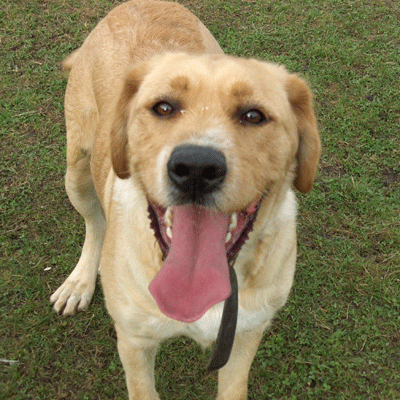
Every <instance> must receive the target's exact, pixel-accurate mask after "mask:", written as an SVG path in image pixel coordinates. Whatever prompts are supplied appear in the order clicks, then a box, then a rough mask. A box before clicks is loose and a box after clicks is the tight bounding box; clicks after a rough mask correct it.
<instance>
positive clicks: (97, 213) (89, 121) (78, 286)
mask: <svg viewBox="0 0 400 400" xmlns="http://www.w3.org/2000/svg"><path fill="white" fill-rule="evenodd" d="M66 117H67V173H66V176H65V187H66V190H67V193H68V197H69V199H70V201H71V203H72V204H73V206H74V207H75V208H76V210H77V211H78V212H79V213H80V214H81V215H82V217H83V218H84V219H85V225H86V236H85V242H84V244H83V249H82V254H81V257H80V259H79V262H78V264H77V265H76V267H75V269H74V270H73V271H72V273H71V274H70V275H69V277H68V278H67V279H66V280H65V282H64V283H63V284H62V285H61V286H60V287H59V288H58V289H57V290H56V291H55V292H54V293H53V295H52V296H51V297H50V301H51V303H54V309H55V310H56V311H57V312H58V313H60V314H61V313H62V314H63V315H72V314H74V313H75V312H76V311H80V310H84V309H85V308H87V307H88V306H89V303H90V301H91V299H92V296H93V293H94V289H95V284H96V277H97V272H98V269H99V263H100V255H101V248H102V245H103V240H104V235H105V230H106V222H105V219H104V216H103V210H102V207H101V204H100V201H99V198H98V196H97V194H96V191H95V188H94V184H93V179H92V175H91V172H90V152H91V147H92V143H93V137H94V131H95V129H96V126H97V121H98V117H97V111H94V110H92V111H90V110H86V112H85V113H83V114H81V115H80V117H81V118H77V115H76V114H75V115H74V119H73V120H72V119H68V113H66ZM71 120H72V121H71ZM70 121H71V122H70ZM69 122H70V123H69ZM77 122H80V123H79V124H78V123H77Z"/></svg>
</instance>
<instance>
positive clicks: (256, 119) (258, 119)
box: [240, 109, 267, 125]
mask: <svg viewBox="0 0 400 400" xmlns="http://www.w3.org/2000/svg"><path fill="white" fill-rule="evenodd" d="M266 120H267V118H266V117H265V115H264V114H263V113H262V112H261V111H259V110H256V109H253V110H249V111H246V112H245V113H244V114H242V115H241V117H240V123H241V124H243V125H244V124H252V125H260V124H262V123H263V122H265V121H266Z"/></svg>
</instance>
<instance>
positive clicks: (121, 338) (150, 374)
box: [116, 326, 160, 400]
mask: <svg viewBox="0 0 400 400" xmlns="http://www.w3.org/2000/svg"><path fill="white" fill-rule="evenodd" d="M116 330H117V337H118V353H119V356H120V358H121V361H122V364H123V366H124V370H125V375H126V383H127V386H128V393H129V400H159V399H160V397H159V396H158V394H157V392H156V389H155V379H154V363H155V358H156V354H157V350H158V342H156V341H154V340H152V339H147V338H136V337H131V336H129V335H126V334H124V332H123V331H122V330H120V329H118V327H117V326H116Z"/></svg>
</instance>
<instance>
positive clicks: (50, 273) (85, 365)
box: [0, 0, 400, 400]
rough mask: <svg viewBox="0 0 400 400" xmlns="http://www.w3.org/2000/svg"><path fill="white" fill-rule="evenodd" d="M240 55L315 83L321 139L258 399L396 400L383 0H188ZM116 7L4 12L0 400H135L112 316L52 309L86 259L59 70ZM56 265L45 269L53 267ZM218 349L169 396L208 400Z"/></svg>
mask: <svg viewBox="0 0 400 400" xmlns="http://www.w3.org/2000/svg"><path fill="white" fill-rule="evenodd" d="M182 3H183V4H186V5H187V6H188V7H189V8H191V9H192V10H193V11H194V12H195V13H196V14H197V15H198V16H199V17H200V18H201V19H202V20H203V21H204V22H205V24H206V25H207V26H209V27H210V29H211V31H212V32H213V34H214V35H215V36H216V38H217V39H218V41H219V42H220V43H221V45H222V47H223V48H224V49H225V50H226V51H227V52H228V53H232V54H238V55H243V56H251V57H257V58H261V59H267V60H272V61H275V62H279V63H282V64H285V65H286V66H287V67H288V68H289V69H290V70H291V71H293V72H299V73H301V74H302V75H303V76H305V78H306V79H307V80H308V81H309V82H310V84H311V86H312V88H313V90H314V93H315V104H316V111H317V115H318V120H319V126H320V131H321V135H322V140H323V147H324V148H323V155H322V160H321V166H320V170H319V175H318V178H317V181H316V184H315V188H314V190H313V192H312V193H311V194H310V195H307V196H300V199H299V200H300V216H299V259H298V268H297V273H296V278H295V284H294V288H293V291H292V294H291V296H290V298H289V301H288V304H287V306H286V307H285V308H284V309H283V310H282V311H281V312H280V313H279V315H278V317H277V318H276V320H275V322H274V324H273V327H272V329H271V330H270V331H269V332H267V333H266V334H265V336H264V339H263V341H262V343H261V346H260V348H259V351H258V353H257V356H256V358H255V361H254V364H253V367H252V370H251V375H250V386H249V389H250V390H249V393H250V394H249V398H250V399H253V400H256V399H257V400H261V399H285V400H286V399H292V400H294V399H325V400H328V399H330V400H336V399H360V400H364V399H385V400H391V399H397V400H398V399H400V378H399V370H400V317H399V316H400V290H399V287H400V285H399V283H400V269H399V265H400V217H399V215H400V187H399V186H400V166H399V160H400V134H399V131H400V100H399V93H400V84H399V76H400V51H399V48H400V39H399V38H400V24H399V16H400V9H399V5H398V3H397V2H395V1H389V0H387V1H381V0H360V1H354V0H338V1H335V2H333V1H329V0H302V1H298V0H282V1H280V2H267V1H255V0H243V1H239V0H229V1H226V0H225V1H222V0H208V1H206V0H185V1H182ZM115 4H117V2H115V1H113V2H110V1H108V2H107V1H106V0H86V1H83V0H74V1H72V0H64V1H59V0H46V1H34V0H27V1H25V2H22V1H16V0H14V1H7V2H1V4H0V21H1V22H0V39H1V41H0V85H1V86H0V135H1V142H0V143H1V145H0V157H1V162H0V163H1V164H0V165H1V167H0V182H1V186H0V187H1V192H0V221H1V230H0V249H1V258H0V315H1V318H0V358H1V359H6V360H14V361H17V363H11V364H10V363H6V362H4V361H0V399H7V400H8V399H90V400H93V399H124V398H126V388H125V382H124V374H123V371H122V367H121V364H120V361H119V358H118V355H117V351H116V339H115V334H114V329H113V326H112V323H111V321H110V318H109V317H108V315H107V313H106V311H105V308H104V304H103V299H102V294H101V290H100V289H98V290H97V291H96V294H95V297H94V300H93V303H92V305H91V307H90V308H89V310H88V311H87V312H85V313H82V314H80V315H78V316H76V317H73V318H68V319H64V318H60V317H58V316H57V315H56V314H55V313H54V312H53V310H52V308H51V306H50V304H49V302H48V298H49V296H50V294H51V293H52V292H53V291H54V290H55V289H56V288H57V287H58V285H60V284H61V282H62V281H63V279H64V278H65V277H66V276H67V274H68V273H69V271H71V270H72V268H73V266H74V264H75V263H76V261H77V259H78V257H79V253H80V248H81V245H82V241H83V234H84V230H83V223H82V221H81V220H80V217H79V216H78V215H77V213H76V212H75V211H74V210H73V208H72V206H71V205H70V204H69V202H68V199H67V196H66V194H65V191H64V187H63V175H64V172H65V162H64V159H65V128H64V121H63V95H64V90H65V85H66V79H65V77H64V76H63V74H62V73H61V71H60V61H61V60H62V59H63V58H64V57H65V56H66V55H67V54H68V53H69V52H70V51H71V50H72V49H74V48H76V47H77V46H79V44H80V43H81V42H82V41H83V39H84V38H85V37H86V35H87V34H88V33H89V32H90V30H91V29H92V28H93V27H94V26H95V24H96V22H97V21H98V20H99V19H100V18H101V17H103V16H104V15H105V14H106V12H107V10H109V9H110V8H112V7H113V5H115ZM49 267H50V268H51V269H49V270H47V268H49ZM208 357H209V352H202V351H201V350H199V348H198V347H197V346H196V345H194V344H193V343H192V342H191V341H190V340H187V339H177V340H174V341H171V342H168V343H166V344H165V345H164V346H163V347H162V349H161V352H160V354H159V356H158V358H157V387H158V390H159V392H160V395H161V397H162V398H164V399H174V400H179V399H212V398H213V396H215V392H216V375H215V374H207V373H206V372H205V367H206V365H207V360H208Z"/></svg>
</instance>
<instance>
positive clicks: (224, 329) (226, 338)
mask: <svg viewBox="0 0 400 400" xmlns="http://www.w3.org/2000/svg"><path fill="white" fill-rule="evenodd" d="M229 276H230V279H231V288H232V293H231V295H230V296H229V297H228V298H227V299H226V300H225V304H224V311H223V313H222V319H221V325H220V327H219V331H218V337H217V342H216V345H215V349H214V352H213V355H212V357H211V361H210V364H209V365H208V367H207V371H209V372H211V371H215V370H217V369H220V368H222V367H223V366H224V365H225V364H226V363H227V362H228V360H229V356H230V355H231V350H232V346H233V341H234V339H235V332H236V322H237V316H238V283H237V277H236V272H235V269H234V268H233V266H232V267H230V268H229Z"/></svg>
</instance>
